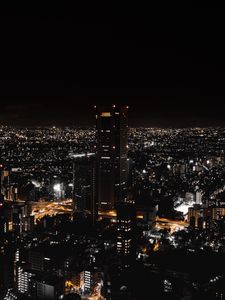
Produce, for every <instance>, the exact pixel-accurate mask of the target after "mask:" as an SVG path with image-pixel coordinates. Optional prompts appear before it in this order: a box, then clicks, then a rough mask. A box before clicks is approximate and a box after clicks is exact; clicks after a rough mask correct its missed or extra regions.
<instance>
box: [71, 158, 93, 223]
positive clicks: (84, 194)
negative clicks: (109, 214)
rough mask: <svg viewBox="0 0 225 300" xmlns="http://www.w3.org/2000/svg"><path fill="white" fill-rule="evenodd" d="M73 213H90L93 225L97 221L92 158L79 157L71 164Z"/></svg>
mask: <svg viewBox="0 0 225 300" xmlns="http://www.w3.org/2000/svg"><path fill="white" fill-rule="evenodd" d="M72 197H73V212H78V213H86V212H90V213H91V222H92V224H93V225H94V224H95V221H96V219H97V213H98V210H97V203H96V202H97V201H96V162H95V159H93V158H92V157H87V156H84V157H81V158H79V159H76V161H74V163H73V191H72Z"/></svg>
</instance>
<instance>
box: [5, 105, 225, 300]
mask: <svg viewBox="0 0 225 300" xmlns="http://www.w3.org/2000/svg"><path fill="white" fill-rule="evenodd" d="M128 116H129V107H128V106H125V105H107V106H97V107H95V111H94V113H93V124H94V119H95V120H96V125H95V126H93V127H91V128H75V127H63V128H61V127H57V126H52V127H35V128H32V127H27V128H25V127H21V128H20V127H10V126H1V127H0V153H1V155H0V175H1V176H0V179H1V181H0V188H1V199H0V265H1V269H0V298H1V299H4V300H13V299H90V300H91V299H93V300H98V299H99V300H101V299H102V300H103V299H106V300H110V299H121V300H126V299H141V300H145V299H146V300H147V299H173V300H176V299H224V298H225V296H224V293H225V272H224V267H223V264H222V263H221V262H223V260H224V255H225V237H224V233H225V168H224V165H225V153H224V149H225V128H223V127H207V128H183V129H169V128H168V129H166V128H165V129H163V128H143V127H139V128H129V127H128ZM146 295H147V296H146Z"/></svg>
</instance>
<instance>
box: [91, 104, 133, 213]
mask: <svg viewBox="0 0 225 300" xmlns="http://www.w3.org/2000/svg"><path fill="white" fill-rule="evenodd" d="M96 129H97V149H96V150H97V157H96V160H97V182H96V185H97V202H98V209H99V210H102V211H106V210H111V209H114V208H115V207H116V204H117V203H120V202H126V198H127V173H128V161H127V148H128V145H127V130H128V106H123V105H113V106H109V105H106V106H104V105H101V106H98V107H96Z"/></svg>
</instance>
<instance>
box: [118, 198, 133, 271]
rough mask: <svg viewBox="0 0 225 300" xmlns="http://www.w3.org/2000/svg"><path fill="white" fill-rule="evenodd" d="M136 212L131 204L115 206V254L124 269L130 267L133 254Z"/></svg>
mask: <svg viewBox="0 0 225 300" xmlns="http://www.w3.org/2000/svg"><path fill="white" fill-rule="evenodd" d="M135 220H136V211H135V206H134V204H133V203H120V204H118V205H117V241H116V249H117V254H118V255H119V256H120V257H121V260H122V263H123V264H124V266H125V267H128V266H129V265H130V261H131V258H132V255H133V254H134V253H133V252H134V251H133V250H134V244H133V243H134V239H133V237H134V229H135Z"/></svg>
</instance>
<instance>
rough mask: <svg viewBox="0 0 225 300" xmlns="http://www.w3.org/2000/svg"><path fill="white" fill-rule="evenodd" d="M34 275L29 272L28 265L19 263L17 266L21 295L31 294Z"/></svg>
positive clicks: (18, 286)
mask: <svg viewBox="0 0 225 300" xmlns="http://www.w3.org/2000/svg"><path fill="white" fill-rule="evenodd" d="M33 276H34V273H32V271H30V270H29V268H28V265H27V264H26V263H19V264H18V265H17V279H16V284H17V291H18V292H19V293H21V294H28V295H30V294H31V278H32V277H33Z"/></svg>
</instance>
